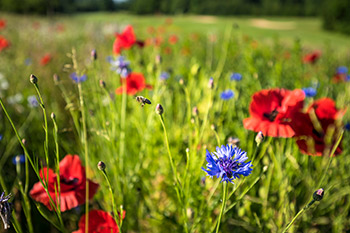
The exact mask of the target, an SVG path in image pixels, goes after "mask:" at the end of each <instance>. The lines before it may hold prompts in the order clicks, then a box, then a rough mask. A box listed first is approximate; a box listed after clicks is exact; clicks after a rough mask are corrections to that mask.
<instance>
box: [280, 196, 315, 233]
mask: <svg viewBox="0 0 350 233" xmlns="http://www.w3.org/2000/svg"><path fill="white" fill-rule="evenodd" d="M314 202H315V200H312V201H310V202H309V204H307V205H306V206H304V208H302V209H301V210H300V211H299V212H298V213H297V214H296V215H295V217H294V218H293V219H292V221H291V222H290V223H289V224H288V225H287V226H286V228H285V229H284V230H283V231H282V233H285V232H287V231H288V229H289V228H290V227H291V226H292V225H293V223H294V222H295V220H296V219H297V218H298V217H299V216H300V215H301V214H302V213H303V212H304V211H305V210H307V209H308V208H309V207H310V206H311V205H312V204H314Z"/></svg>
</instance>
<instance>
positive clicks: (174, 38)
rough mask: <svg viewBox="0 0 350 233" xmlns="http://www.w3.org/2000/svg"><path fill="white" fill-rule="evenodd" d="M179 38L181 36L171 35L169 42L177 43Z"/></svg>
mask: <svg viewBox="0 0 350 233" xmlns="http://www.w3.org/2000/svg"><path fill="white" fill-rule="evenodd" d="M178 40H179V38H178V37H177V36H176V35H171V36H170V37H169V43H170V44H176V43H177V41H178Z"/></svg>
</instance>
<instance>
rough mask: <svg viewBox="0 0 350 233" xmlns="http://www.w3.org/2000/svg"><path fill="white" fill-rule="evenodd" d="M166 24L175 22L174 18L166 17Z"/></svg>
mask: <svg viewBox="0 0 350 233" xmlns="http://www.w3.org/2000/svg"><path fill="white" fill-rule="evenodd" d="M165 24H167V25H171V24H173V19H172V18H166V19H165Z"/></svg>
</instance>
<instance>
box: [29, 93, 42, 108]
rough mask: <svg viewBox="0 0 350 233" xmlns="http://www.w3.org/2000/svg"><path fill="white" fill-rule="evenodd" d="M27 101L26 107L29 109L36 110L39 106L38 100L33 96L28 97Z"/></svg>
mask: <svg viewBox="0 0 350 233" xmlns="http://www.w3.org/2000/svg"><path fill="white" fill-rule="evenodd" d="M27 100H28V106H29V107H30V108H36V107H38V106H39V102H38V99H37V98H36V96H35V95H30V96H28V98H27Z"/></svg>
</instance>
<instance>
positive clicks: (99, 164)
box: [97, 161, 106, 171]
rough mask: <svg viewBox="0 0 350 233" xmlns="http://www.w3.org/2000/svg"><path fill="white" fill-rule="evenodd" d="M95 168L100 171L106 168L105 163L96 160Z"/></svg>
mask: <svg viewBox="0 0 350 233" xmlns="http://www.w3.org/2000/svg"><path fill="white" fill-rule="evenodd" d="M97 168H98V169H99V170H100V171H104V170H105V169H106V164H105V163H104V162H102V161H100V162H98V164H97Z"/></svg>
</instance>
